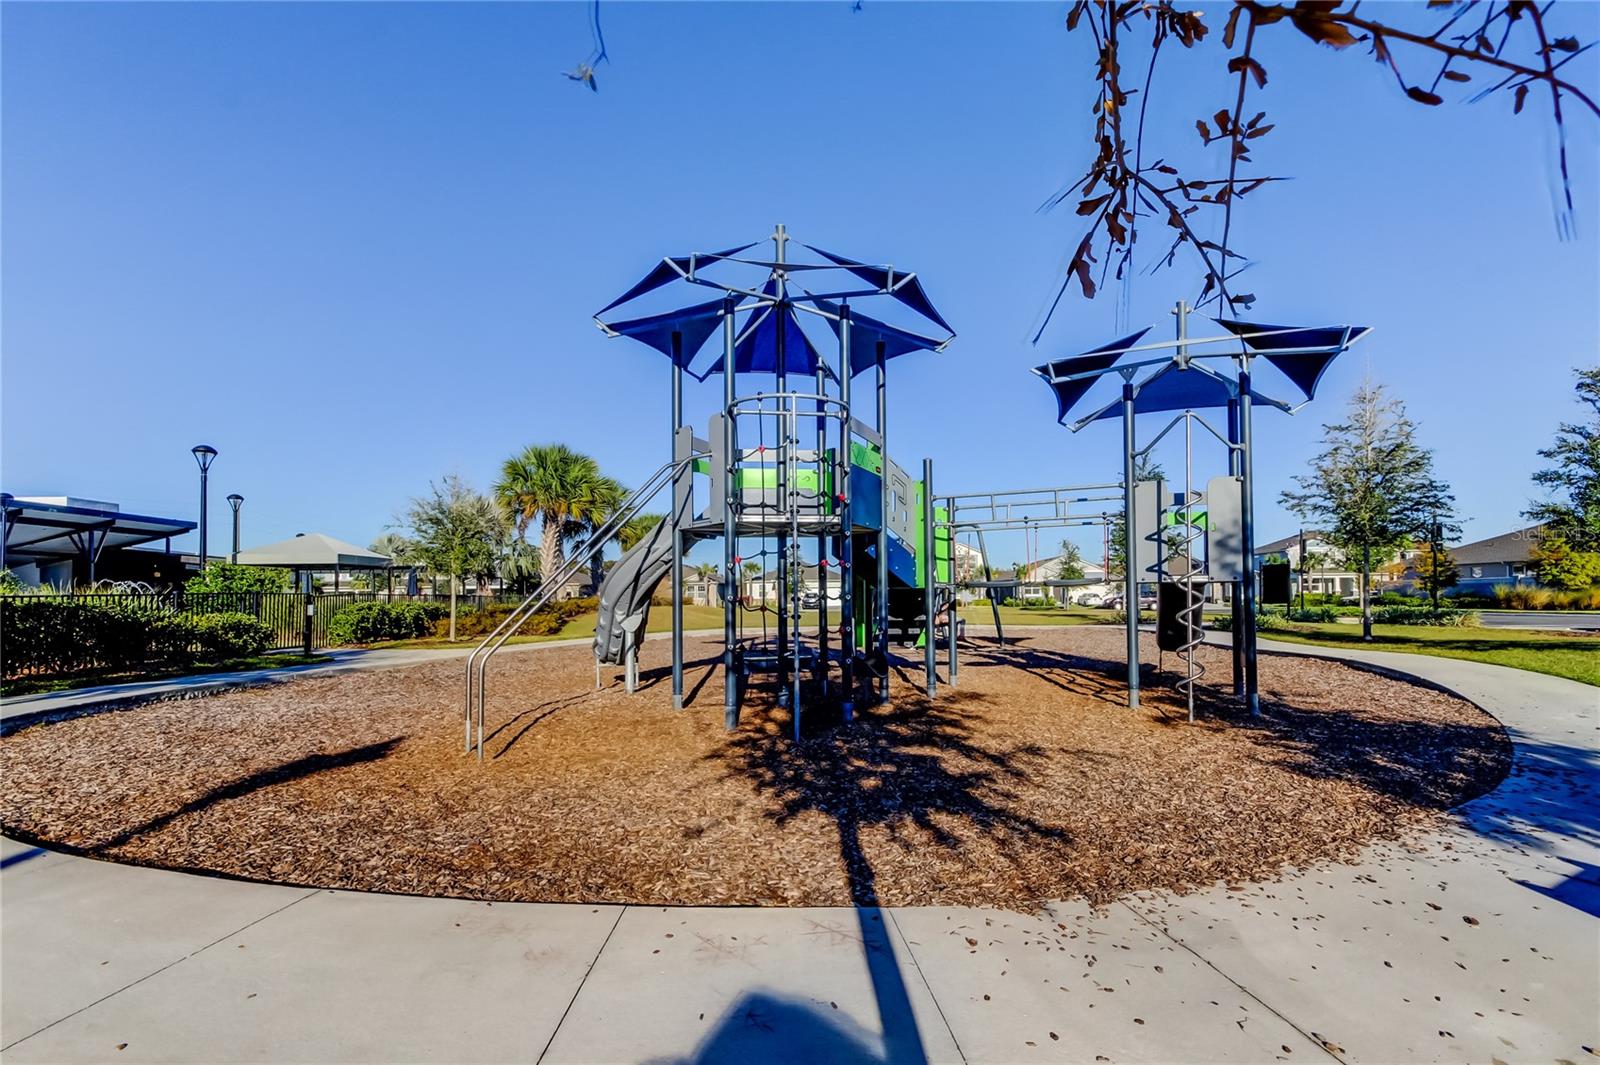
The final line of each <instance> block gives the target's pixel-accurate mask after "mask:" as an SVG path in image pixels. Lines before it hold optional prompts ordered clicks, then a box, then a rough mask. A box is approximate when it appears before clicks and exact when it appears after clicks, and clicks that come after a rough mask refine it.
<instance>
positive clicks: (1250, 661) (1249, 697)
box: [1234, 355, 1261, 717]
mask: <svg viewBox="0 0 1600 1065" xmlns="http://www.w3.org/2000/svg"><path fill="white" fill-rule="evenodd" d="M1251 443H1252V441H1251V432H1250V357H1249V356H1248V355H1244V356H1241V357H1240V359H1239V444H1240V450H1239V475H1240V477H1241V478H1242V480H1243V482H1244V483H1243V485H1242V486H1241V487H1242V489H1243V491H1242V493H1241V499H1240V505H1239V517H1240V521H1239V525H1240V536H1239V539H1240V540H1241V541H1242V544H1241V546H1242V547H1243V550H1244V580H1243V581H1242V582H1241V583H1242V585H1243V593H1244V594H1243V595H1241V596H1240V599H1242V600H1243V603H1242V604H1241V608H1242V610H1243V612H1244V627H1243V628H1242V629H1241V630H1240V631H1239V632H1237V633H1235V634H1234V640H1235V641H1237V640H1238V638H1239V637H1240V636H1243V637H1244V701H1245V705H1246V706H1248V707H1249V709H1250V716H1251V717H1259V716H1261V691H1260V687H1259V685H1258V683H1257V676H1256V529H1255V479H1254V471H1253V468H1252V467H1253V466H1254V460H1253V458H1252V455H1251V450H1250V449H1251Z"/></svg>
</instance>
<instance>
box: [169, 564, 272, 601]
mask: <svg viewBox="0 0 1600 1065" xmlns="http://www.w3.org/2000/svg"><path fill="white" fill-rule="evenodd" d="M292 579H293V574H291V573H290V572H289V571H288V570H286V569H281V568H279V567H277V566H240V565H236V564H234V563H232V562H223V561H222V560H220V559H218V560H217V561H215V562H212V563H211V564H209V565H208V566H206V568H205V572H204V573H199V574H196V575H195V576H193V577H190V578H189V580H188V583H186V584H185V585H184V586H183V590H184V591H186V592H191V593H198V592H287V591H288V590H289V583H290V581H291V580H292Z"/></svg>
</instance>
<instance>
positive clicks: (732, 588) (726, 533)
mask: <svg viewBox="0 0 1600 1065" xmlns="http://www.w3.org/2000/svg"><path fill="white" fill-rule="evenodd" d="M733 308H734V302H733V297H731V296H730V297H728V298H727V299H725V300H723V302H722V454H723V455H724V457H725V461H726V462H727V464H728V466H727V469H725V470H724V471H723V478H724V480H723V493H722V551H723V564H722V684H723V693H722V723H723V725H724V727H726V728H728V729H735V728H738V727H739V677H738V666H737V664H736V663H735V661H734V652H735V644H736V642H737V640H738V637H737V636H736V635H735V634H734V626H735V620H736V615H735V611H737V610H738V609H739V573H738V567H739V563H738V561H737V559H738V552H739V530H738V526H737V525H736V524H735V521H734V512H735V507H736V506H737V505H738V504H737V499H738V497H739V457H738V454H737V453H736V452H735V451H734V444H735V442H736V441H737V440H738V434H737V433H736V432H735V431H734V425H733V401H734V395H733V388H734V377H735V370H734V366H733V341H734V329H733V326H734V321H733Z"/></svg>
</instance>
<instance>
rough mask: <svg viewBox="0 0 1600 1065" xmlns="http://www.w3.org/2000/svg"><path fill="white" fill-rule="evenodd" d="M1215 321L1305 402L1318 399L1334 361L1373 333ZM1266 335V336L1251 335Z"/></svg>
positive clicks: (1350, 327)
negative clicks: (1275, 371)
mask: <svg viewBox="0 0 1600 1065" xmlns="http://www.w3.org/2000/svg"><path fill="white" fill-rule="evenodd" d="M1214 321H1216V323H1217V324H1218V325H1220V326H1222V328H1224V329H1226V330H1227V331H1228V332H1230V333H1233V334H1234V335H1235V336H1238V337H1239V338H1240V339H1241V340H1243V341H1244V344H1245V346H1246V347H1248V348H1250V349H1251V350H1252V351H1257V352H1260V354H1261V357H1262V358H1264V359H1266V360H1267V361H1268V362H1270V363H1271V364H1272V365H1273V366H1275V367H1276V368H1277V369H1278V372H1279V373H1281V374H1283V375H1284V376H1285V377H1287V378H1288V379H1289V380H1291V381H1293V382H1294V383H1295V387H1297V388H1299V389H1300V391H1301V392H1303V393H1305V397H1306V399H1315V398H1316V394H1317V384H1318V382H1320V381H1321V380H1322V375H1323V374H1324V373H1325V372H1326V371H1327V369H1328V366H1329V365H1330V364H1331V363H1332V362H1333V360H1334V359H1336V358H1338V357H1339V356H1340V355H1341V354H1343V353H1344V350H1345V349H1346V348H1348V347H1349V346H1350V345H1351V344H1354V343H1355V342H1356V341H1357V340H1360V339H1361V338H1362V337H1364V336H1366V335H1367V334H1368V333H1369V332H1371V329H1370V327H1368V326H1364V325H1333V326H1314V327H1308V328H1298V327H1295V326H1287V325H1263V324H1261V323H1259V322H1240V321H1235V320H1233V319H1230V318H1217V319H1214ZM1263 333H1264V334H1267V335H1265V336H1260V335H1251V334H1263Z"/></svg>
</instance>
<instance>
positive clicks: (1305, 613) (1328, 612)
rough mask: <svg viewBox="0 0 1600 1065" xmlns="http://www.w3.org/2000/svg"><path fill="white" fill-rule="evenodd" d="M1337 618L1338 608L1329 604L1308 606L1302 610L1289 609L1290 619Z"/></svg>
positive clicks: (1315, 620)
mask: <svg viewBox="0 0 1600 1065" xmlns="http://www.w3.org/2000/svg"><path fill="white" fill-rule="evenodd" d="M1338 618H1339V609H1338V608H1337V607H1331V606H1308V607H1306V608H1305V609H1304V610H1290V611H1289V620H1290V621H1311V622H1329V621H1336V620H1338Z"/></svg>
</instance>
